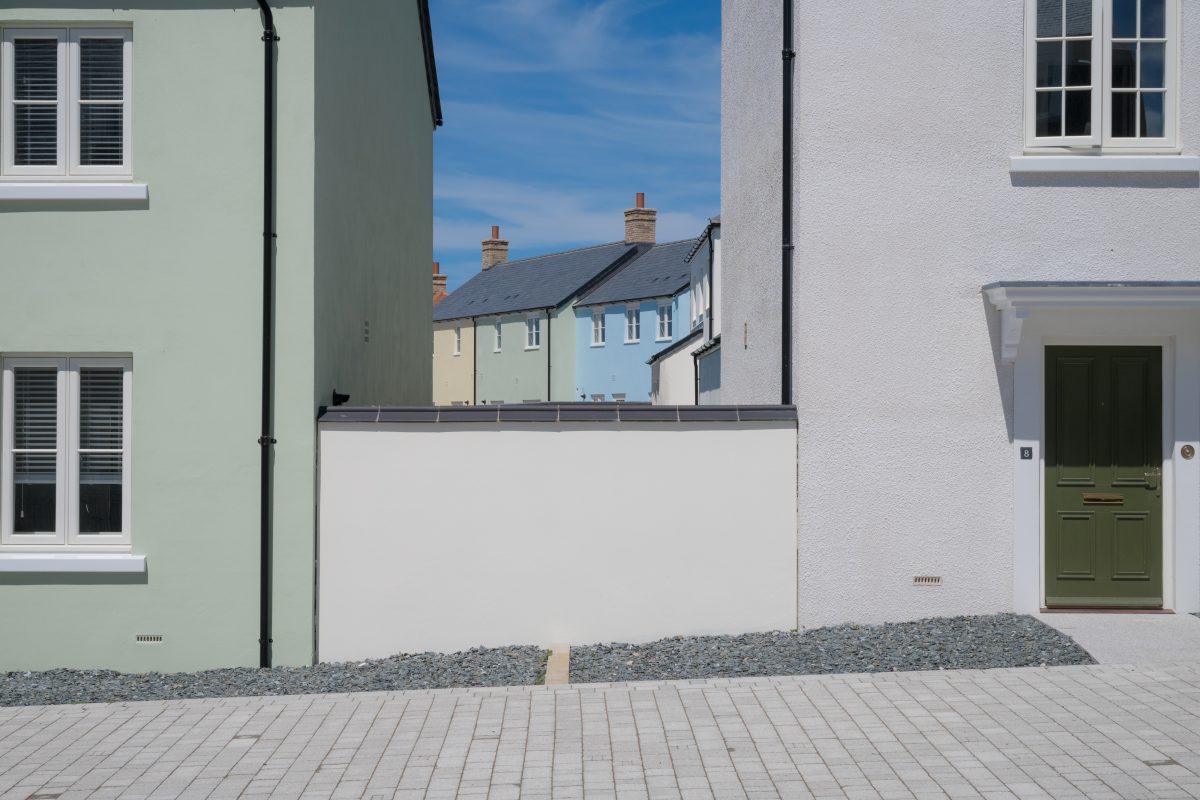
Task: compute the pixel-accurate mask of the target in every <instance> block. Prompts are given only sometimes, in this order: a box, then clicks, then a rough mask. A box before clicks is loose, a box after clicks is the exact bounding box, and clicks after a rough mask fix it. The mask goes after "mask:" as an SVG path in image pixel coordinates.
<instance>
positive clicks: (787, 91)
mask: <svg viewBox="0 0 1200 800" xmlns="http://www.w3.org/2000/svg"><path fill="white" fill-rule="evenodd" d="M793 28H794V23H793V0H783V241H782V246H783V248H782V249H783V275H782V279H783V280H782V289H783V290H782V292H781V294H782V295H783V298H782V302H783V309H782V314H781V320H782V326H781V327H782V329H783V330H782V332H781V336H782V339H781V342H780V344H781V348H780V356H781V361H782V363H781V365H780V379H781V380H780V383H781V387H780V388H781V390H782V391H781V392H780V395H781V397H780V402H781V403H782V404H783V405H785V406H788V405H791V404H792V265H793V255H794V251H795V245H794V244H793V242H792V168H793V165H792V160H793V154H792V95H793V94H794V92H795V78H796V48H795V31H794V30H793Z"/></svg>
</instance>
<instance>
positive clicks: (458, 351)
mask: <svg viewBox="0 0 1200 800" xmlns="http://www.w3.org/2000/svg"><path fill="white" fill-rule="evenodd" d="M452 355H455V356H461V355H462V325H455V326H454V353H453V354H452Z"/></svg>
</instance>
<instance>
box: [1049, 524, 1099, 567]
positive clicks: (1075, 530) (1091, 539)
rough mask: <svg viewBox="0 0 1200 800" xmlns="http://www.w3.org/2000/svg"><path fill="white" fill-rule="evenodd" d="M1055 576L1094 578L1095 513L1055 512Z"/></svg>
mask: <svg viewBox="0 0 1200 800" xmlns="http://www.w3.org/2000/svg"><path fill="white" fill-rule="evenodd" d="M1058 578H1059V580H1064V581H1066V580H1095V579H1096V517H1095V515H1093V514H1069V513H1068V514H1064V513H1060V514H1059V515H1058Z"/></svg>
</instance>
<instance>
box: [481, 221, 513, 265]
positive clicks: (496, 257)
mask: <svg viewBox="0 0 1200 800" xmlns="http://www.w3.org/2000/svg"><path fill="white" fill-rule="evenodd" d="M505 261H508V240H507V239H501V238H500V226H499V225H493V226H492V238H490V239H484V240H483V271H484V272H487V271H488V270H489V269H491V268H492V267H494V266H496V265H497V264H503V263H504V262H505Z"/></svg>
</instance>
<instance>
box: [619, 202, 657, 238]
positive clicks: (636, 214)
mask: <svg viewBox="0 0 1200 800" xmlns="http://www.w3.org/2000/svg"><path fill="white" fill-rule="evenodd" d="M634 205H635V207H634V208H631V209H628V210H627V211H626V212H625V243H626V244H654V242H655V235H656V231H655V227H656V225H655V223H656V222H657V220H658V211H657V210H655V209H653V208H646V193H645V192H638V193H637V202H636V203H635V204H634Z"/></svg>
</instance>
